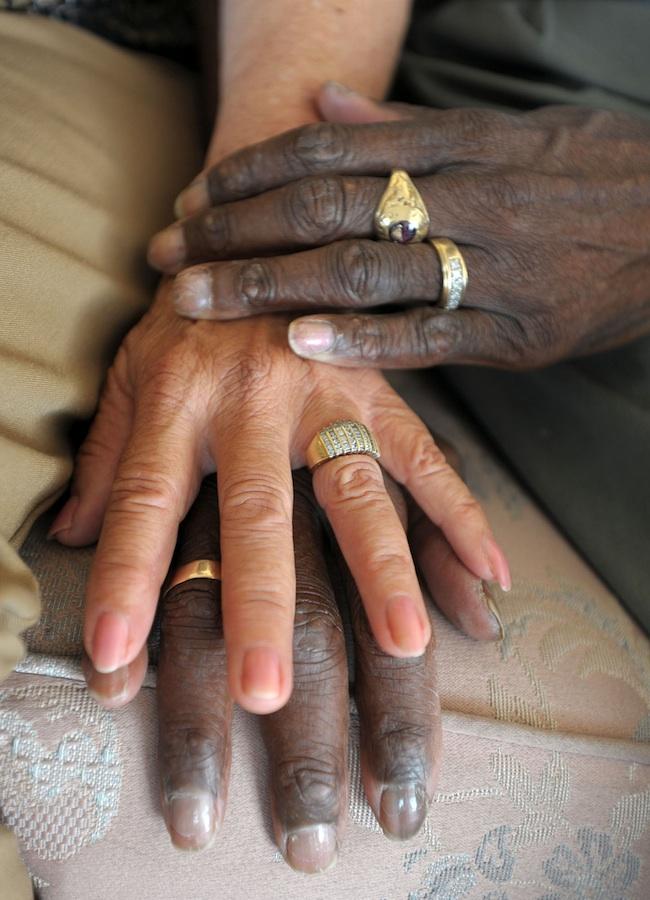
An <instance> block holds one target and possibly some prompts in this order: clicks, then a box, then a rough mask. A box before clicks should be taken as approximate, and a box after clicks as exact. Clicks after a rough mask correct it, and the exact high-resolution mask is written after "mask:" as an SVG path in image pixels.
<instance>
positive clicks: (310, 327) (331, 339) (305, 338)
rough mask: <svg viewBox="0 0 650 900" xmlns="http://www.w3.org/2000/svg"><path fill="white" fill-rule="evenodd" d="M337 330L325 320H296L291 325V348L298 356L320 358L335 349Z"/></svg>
mask: <svg viewBox="0 0 650 900" xmlns="http://www.w3.org/2000/svg"><path fill="white" fill-rule="evenodd" d="M335 343H336V329H335V328H334V327H333V325H331V324H330V323H329V322H327V321H326V320H325V319H296V320H295V321H294V322H292V323H291V324H290V325H289V346H290V347H291V349H292V350H293V352H294V353H297V354H298V356H318V355H319V354H320V353H327V352H328V351H329V350H332V349H333V348H334V344H335Z"/></svg>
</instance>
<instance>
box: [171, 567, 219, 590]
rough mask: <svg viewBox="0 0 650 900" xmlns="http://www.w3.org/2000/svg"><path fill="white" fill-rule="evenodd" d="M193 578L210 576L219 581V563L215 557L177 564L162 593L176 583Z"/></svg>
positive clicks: (182, 582)
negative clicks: (181, 564)
mask: <svg viewBox="0 0 650 900" xmlns="http://www.w3.org/2000/svg"><path fill="white" fill-rule="evenodd" d="M193 578H210V579H211V580H212V581H221V563H220V562H219V561H218V560H216V559H195V560H193V562H189V563H185V565H183V566H179V567H178V568H177V569H176V570H175V572H174V573H173V574H172V575H171V577H170V579H169V581H168V582H167V584H166V585H165V590H164V593H165V594H166V593H167V592H168V591H171V589H172V588H173V587H176V585H178V584H184V582H186V581H192V579H193Z"/></svg>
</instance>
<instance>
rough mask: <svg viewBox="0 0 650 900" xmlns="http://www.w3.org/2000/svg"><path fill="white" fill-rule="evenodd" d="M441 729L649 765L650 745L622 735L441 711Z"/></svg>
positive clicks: (496, 740)
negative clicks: (555, 728) (545, 727)
mask: <svg viewBox="0 0 650 900" xmlns="http://www.w3.org/2000/svg"><path fill="white" fill-rule="evenodd" d="M442 724H443V730H444V731H447V732H451V733H453V734H465V735H468V736H472V737H477V738H480V739H482V740H489V741H494V742H495V743H497V742H498V743H504V742H505V743H509V744H519V745H523V746H527V747H539V748H540V749H542V750H549V751H550V750H560V751H562V752H563V753H574V754H578V755H580V756H594V757H597V758H599V759H600V758H603V759H618V760H622V761H624V762H638V763H641V764H643V765H650V745H647V744H643V743H641V742H637V741H633V740H631V739H625V738H611V737H605V736H603V735H589V734H580V733H572V732H567V731H554V732H550V731H541V730H539V729H537V728H531V727H528V726H526V725H516V724H511V723H510V722H501V721H498V720H496V719H489V718H487V717H484V716H473V715H468V714H467V713H449V712H445V711H444V710H443V713H442Z"/></svg>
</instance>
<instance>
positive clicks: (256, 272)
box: [173, 240, 469, 337]
mask: <svg viewBox="0 0 650 900" xmlns="http://www.w3.org/2000/svg"><path fill="white" fill-rule="evenodd" d="M468 262H469V260H468ZM439 294H440V262H439V260H438V256H437V254H436V253H435V251H434V250H433V248H432V247H431V246H430V245H429V244H416V245H415V246H413V247H409V248H408V249H407V248H404V247H399V246H397V245H396V244H391V243H389V242H379V241H365V240H360V241H356V240H355V241H340V242H337V243H335V244H330V245H329V246H327V247H323V248H321V249H319V250H308V251H306V252H304V253H294V254H292V255H290V256H278V257H275V258H269V259H255V260H250V261H248V262H233V263H213V264H212V265H204V266H196V267H195V268H193V269H187V270H186V271H185V272H183V273H182V274H181V275H179V276H177V278H176V279H175V281H174V288H173V298H174V306H175V308H176V311H177V312H179V313H180V314H181V315H183V316H189V317H190V318H195V319H234V318H240V317H242V316H243V317H247V316H251V315H260V314H266V313H269V312H281V311H287V310H289V311H291V310H304V309H309V308H310V307H312V308H314V309H327V308H331V307H334V308H335V309H341V308H347V309H350V308H351V309H354V308H361V309H363V308H366V307H370V306H379V305H381V304H386V303H397V302H399V301H400V300H408V301H409V302H411V301H412V302H417V301H435V300H437V299H438V296H439ZM294 337H295V333H294Z"/></svg>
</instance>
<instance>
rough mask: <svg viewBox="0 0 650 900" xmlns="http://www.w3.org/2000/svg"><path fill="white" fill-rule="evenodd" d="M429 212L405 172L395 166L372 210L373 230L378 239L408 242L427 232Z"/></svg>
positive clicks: (423, 236) (422, 238) (425, 234)
mask: <svg viewBox="0 0 650 900" xmlns="http://www.w3.org/2000/svg"><path fill="white" fill-rule="evenodd" d="M429 222H430V219H429V213H428V212H427V208H426V206H425V205H424V200H423V199H422V197H421V196H420V192H419V191H418V189H417V188H416V186H415V185H414V184H413V182H412V181H411V179H410V177H409V174H408V172H405V171H404V170H403V169H395V171H394V172H393V173H392V174H391V176H390V180H389V182H388V186H387V188H386V190H385V191H384V193H383V194H382V198H381V200H380V201H379V205H378V206H377V209H376V211H375V233H376V235H377V237H378V238H379V240H381V241H393V242H394V243H396V244H412V243H415V242H417V241H424V240H425V239H426V237H427V235H428V233H429Z"/></svg>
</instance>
